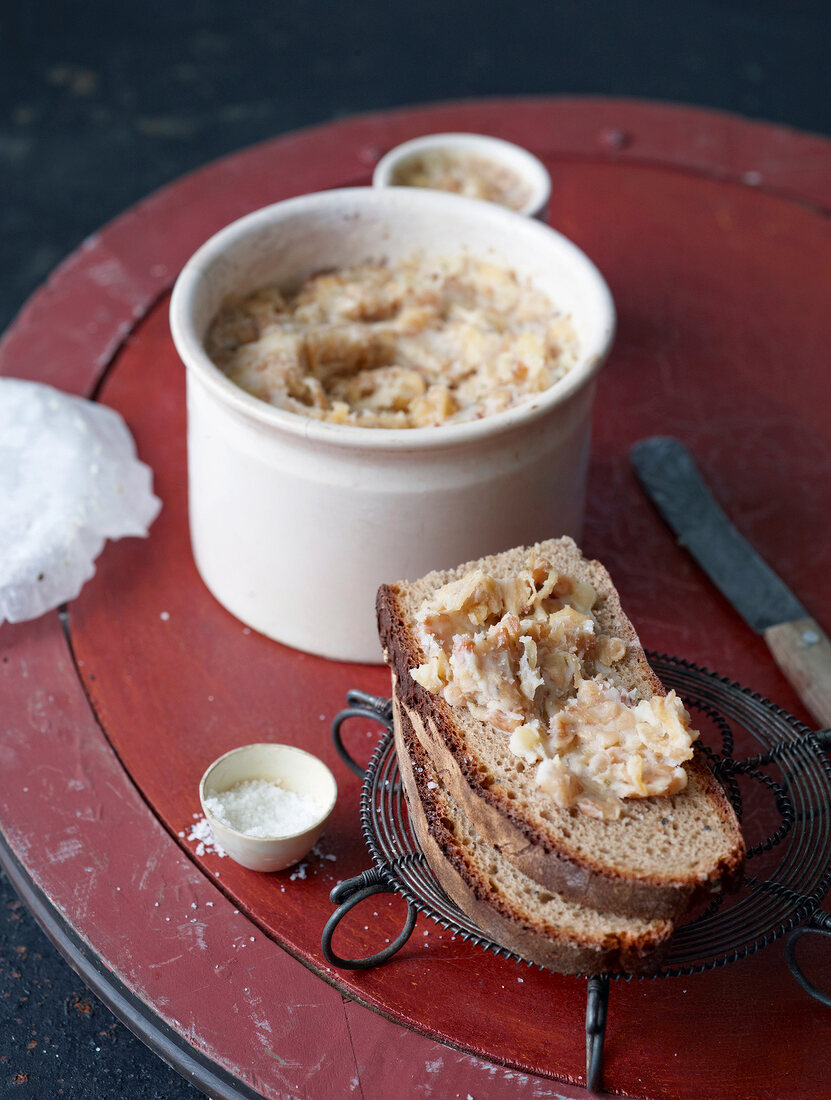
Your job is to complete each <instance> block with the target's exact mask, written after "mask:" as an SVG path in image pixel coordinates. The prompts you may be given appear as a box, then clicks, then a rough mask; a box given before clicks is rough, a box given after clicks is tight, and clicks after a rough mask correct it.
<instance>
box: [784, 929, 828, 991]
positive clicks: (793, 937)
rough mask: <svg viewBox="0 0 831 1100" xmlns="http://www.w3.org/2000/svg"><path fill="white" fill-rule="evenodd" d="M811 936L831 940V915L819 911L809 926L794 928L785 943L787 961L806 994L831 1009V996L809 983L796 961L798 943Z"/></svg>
mask: <svg viewBox="0 0 831 1100" xmlns="http://www.w3.org/2000/svg"><path fill="white" fill-rule="evenodd" d="M811 934H813V935H815V936H827V937H828V938H829V939H831V913H826V912H825V910H824V909H817V911H816V912H815V913H814V915H813V916H812V917H811V919H810V921H809V922H808V923H807V924H803V925H802V927H801V928H794V930H793V932H791V934H790V935H789V936H788V939H787V941H786V943H785V959H786V961H787V963H788V967H789V969H790V972H791V974H793V976H794V978H796V980H797V981H798V982H799V984H800V985H801V986H802V988H803V989H804V990H805V992H806V993H810V994H811V996H812V997H814V998H815V999H816V1000H817V1001H820V1002H821V1003H822V1004H824V1005H828V1007H829V1008H831V994H829V993H823V991H822V990H821V989H820V988H819V987H818V986H816V985H814V983H813V982H811V981H809V980H808V979H807V978H806V977H805V975H804V973H803V972H802V967H801V966H800V965H799V963H798V962H797V961H796V945H797V942H798V941H799V940H800V939H801V938H802V937H803V936H807V935H811Z"/></svg>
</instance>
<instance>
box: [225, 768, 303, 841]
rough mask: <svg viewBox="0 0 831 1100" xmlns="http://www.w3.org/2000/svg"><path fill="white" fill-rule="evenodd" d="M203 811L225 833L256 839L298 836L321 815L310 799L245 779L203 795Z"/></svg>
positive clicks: (293, 792)
mask: <svg viewBox="0 0 831 1100" xmlns="http://www.w3.org/2000/svg"><path fill="white" fill-rule="evenodd" d="M205 807H206V809H208V810H210V812H211V813H212V814H213V815H214V817H215V818H216V819H217V820H218V821H221V822H222V824H223V825H227V826H228V828H229V829H236V831H237V832H238V833H245V835H246V836H258V837H272V836H290V835H292V834H293V833H302V832H303V831H304V830H305V829H309V828H311V827H312V825H315V824H316V823H317V822H318V821H320V818H321V815H322V813H323V807H322V806H321V805H320V803H319V802H318V801H317V800H316V799H314V798H312V796H311V795H308V794H298V792H297V791H288V790H285V789H284V788H283V787H279V786H278V785H277V784H276V783H273V782H271V781H270V780H268V779H245V780H243V781H242V782H241V783H235V784H234V786H233V787H229V788H228V790H227V791H207V792H206V797H205Z"/></svg>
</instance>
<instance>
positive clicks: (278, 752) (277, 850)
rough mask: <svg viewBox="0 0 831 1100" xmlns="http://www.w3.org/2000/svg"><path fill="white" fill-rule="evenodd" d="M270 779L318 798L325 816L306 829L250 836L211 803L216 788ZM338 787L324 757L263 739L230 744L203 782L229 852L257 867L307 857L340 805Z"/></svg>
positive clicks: (202, 793)
mask: <svg viewBox="0 0 831 1100" xmlns="http://www.w3.org/2000/svg"><path fill="white" fill-rule="evenodd" d="M252 779H265V780H268V781H269V782H272V783H276V784H277V785H278V786H279V787H282V788H283V789H285V790H289V791H295V792H296V793H297V794H302V795H308V796H310V797H311V798H313V799H314V800H315V801H316V802H317V803H319V805H320V807H321V809H320V817H319V819H318V820H316V821H315V822H314V824H313V825H310V826H309V827H308V828H306V829H303V830H302V831H301V832H296V833H287V834H286V835H284V836H266V837H260V836H249V835H247V834H246V833H241V832H238V831H237V830H236V829H232V828H229V826H228V825H225V824H223V822H221V821H220V820H219V819H218V818H217V817H216V815H215V814H214V813H213V812H212V811H211V810H210V808H209V807H208V806H207V805H206V798H207V797H208V796H209V795H210V794H211V792H217V793H221V792H223V791H227V790H229V789H230V788H231V787H234V786H235V785H236V784H237V783H243V782H245V781H246V780H252ZM337 797H338V788H337V784H336V782H335V777H334V776H333V775H332V773H331V771H330V770H329V769H328V768H327V767H326V765H325V764H324V763H323V761H322V760H319V759H318V758H317V757H316V756H313V755H312V754H311V753H309V752H306V751H305V750H304V749H298V748H296V747H295V746H294V745H277V744H272V743H270V742H264V743H260V744H256V745H243V746H241V747H240V748H237V749H231V751H230V752H226V753H225V754H224V755H223V756H220V757H219V759H218V760H214V762H213V764H211V766H210V767H209V768H208V769H207V771H206V772H205V774H204V775H203V776H202V779H201V780H200V782H199V801H200V802H201V803H202V812H203V813H204V814H205V817H206V819H207V821H208V824H209V825H210V827H211V830H212V831H213V834H214V836H215V838H216V840H217V842H218V843H219V844H221V846H222V847H223V848H224V849H225V851H226V852H227V853H228V855H229V856H230V857H231V858H232V859H234V860H236V862H237V863H240V864H242V866H243V867H248V868H249V869H250V870H252V871H282V870H283V868H284V867H290V866H291V865H292V864H293V863H297V862H298V861H299V860H301V859H303V857H304V856H305V855H308V853H309V852H310V851H311V849H312V848H313V847H314V846H315V844H317V842H318V840H319V839H320V837H321V835H322V833H323V830H324V829H325V828H326V823H327V821H328V820H329V817H330V816H331V813H332V810H333V809H334V808H335V802H336V801H337Z"/></svg>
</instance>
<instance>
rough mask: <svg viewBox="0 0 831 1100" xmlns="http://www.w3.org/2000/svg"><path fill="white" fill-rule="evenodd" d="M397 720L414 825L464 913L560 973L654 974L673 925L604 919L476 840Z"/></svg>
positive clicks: (400, 717)
mask: <svg viewBox="0 0 831 1100" xmlns="http://www.w3.org/2000/svg"><path fill="white" fill-rule="evenodd" d="M394 717H395V743H396V750H397V753H398V763H399V770H400V772H401V780H402V785H403V787H404V793H405V795H406V797H407V805H408V807H409V811H410V821H411V823H412V825H413V828H414V830H415V833H416V836H417V837H418V841H419V844H420V845H421V850H422V852H423V853H424V856H425V858H426V859H427V862H428V863H429V865H430V867H431V869H432V871H433V874H434V875H435V876H436V878H437V879H438V881H439V883H440V884H441V886H442V888H443V889H444V891H445V893H447V895H448V896H449V897H450V898H451V899H452V900H453V901H455V903H456V904H457V905H458V906H459V908H460V909H461V910H462V912H463V913H465V914H466V915H467V916H469V917H470V918H471V919H472V920H474V921H475V922H476V924H477V925H478V926H479V928H481V929H482V931H483V932H485V933H486V934H487V935H488V936H489V937H490V938H492V939H493V940H494V941H495V942H496V943H498V944H501V945H502V947H506V948H508V950H509V951H513V952H515V953H516V954H517V955H519V956H520V957H521V958H523V959H526V960H527V961H528V962H533V963H537V964H538V965H539V966H544V967H546V968H547V969H549V970H555V971H557V972H558V973H560V974H600V973H603V972H605V971H609V970H625V971H626V972H627V973H630V974H637V973H647V972H649V971H650V970H653V971H654V969H655V968H656V967H657V966H658V965H659V963H660V960H661V957H662V956H663V954H664V953H665V949H666V946H667V941H668V940H669V937H670V936H671V934H672V931H673V925H672V922H671V921H668V920H651V921H649V920H642V919H639V918H637V917H624V916H620V915H619V914H612V913H601V912H598V911H597V910H594V909H589V908H587V907H586V906H584V905H580V904H579V903H577V902H573V901H567V900H566V899H565V898H563V897H562V896H561V895H559V894H553V893H551V892H550V891H547V890H545V889H544V888H542V887H541V886H540V885H539V884H538V883H536V882H534V881H533V879H530V878H528V876H527V875H523V874H522V873H521V872H520V871H517V869H516V868H515V867H514V866H513V865H512V864H511V863H510V862H508V860H506V859H505V857H504V856H503V855H501V854H500V852H499V851H498V850H497V849H496V848H491V847H490V846H489V845H488V844H486V843H485V842H484V841H483V840H482V839H481V837H478V836H477V835H476V834H475V832H474V831H473V829H472V827H471V825H470V823H469V822H468V821H467V819H466V818H465V816H464V814H462V812H461V811H460V809H459V807H458V805H457V804H456V802H455V801H454V800H453V797H452V795H451V794H450V793H449V792H448V791H447V789H446V788H445V787H444V786H443V784H442V783H440V782H439V780H438V777H437V775H436V773H435V772H434V771H433V769H432V766H431V764H430V760H429V757H428V756H427V754H426V752H425V751H424V749H423V748H422V746H421V744H420V743H419V741H418V738H417V737H416V736H415V733H414V731H413V728H412V726H411V725H410V723H409V721H408V719H407V716H406V713H405V712H403V711H402V710H401V709H400V707H398V706H397V705H395V704H394Z"/></svg>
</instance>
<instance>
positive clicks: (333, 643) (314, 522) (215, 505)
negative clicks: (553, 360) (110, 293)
mask: <svg viewBox="0 0 831 1100" xmlns="http://www.w3.org/2000/svg"><path fill="white" fill-rule="evenodd" d="M460 250H463V251H467V252H469V253H470V254H472V255H475V256H477V257H481V258H486V259H488V260H490V261H492V262H495V263H500V264H504V265H506V266H508V267H510V268H512V269H514V270H515V271H516V272H517V274H518V275H519V277H520V278H521V279H526V278H527V279H530V280H531V281H533V283H534V284H535V285H536V286H538V287H539V288H540V289H541V290H543V291H544V292H546V293H547V294H548V295H549V296H550V297H551V298H552V300H553V301H555V302H557V303H558V304H559V305H560V306H561V307H562V308H564V309H565V310H567V311H568V312H569V313H570V314H571V316H572V321H573V323H574V326H575V329H576V332H577V336H578V339H579V343H580V349H581V356H580V361H579V363H578V364H577V366H575V367H574V368H573V369H572V370H571V371H570V372H569V373H568V375H567V376H566V377H564V378H563V379H561V380H560V381H559V382H557V383H556V384H555V385H554V386H552V387H551V388H550V389H549V390H547V391H546V392H545V393H542V394H540V395H538V396H537V397H535V398H533V399H530V400H529V401H528V402H527V403H525V404H524V405H522V406H518V407H516V408H513V409H509V410H507V411H505V412H503V413H499V414H497V415H496V416H492V417H486V418H483V419H481V420H476V421H471V422H469V423H462V424H453V425H444V426H441V427H430V428H417V429H372V428H355V427H350V426H346V425H337V424H329V423H325V422H321V421H316V420H311V419H308V418H306V417H302V416H298V415H296V414H293V413H289V412H285V411H283V410H281V409H277V408H274V407H273V406H271V405H269V404H267V403H265V402H263V401H260V400H258V399H257V398H254V397H252V396H250V395H249V394H248V393H246V392H245V391H244V390H242V389H240V388H239V387H238V386H236V385H234V383H232V382H231V381H229V379H228V378H226V377H225V375H224V374H223V373H222V372H221V371H220V370H219V369H218V368H217V367H215V366H214V365H213V363H212V362H211V361H210V360H209V359H208V357H207V355H206V354H205V351H204V349H203V338H204V335H205V332H206V330H207V328H208V326H209V324H210V321H211V320H212V318H213V317H214V315H215V313H216V311H217V310H218V308H219V306H220V305H221V303H222V302H223V300H224V299H225V298H226V296H227V295H228V294H230V293H231V292H235V293H246V292H249V291H253V290H254V289H256V288H258V287H262V286H264V285H266V284H268V283H277V284H279V285H280V286H282V287H283V288H284V289H288V290H291V289H292V288H293V287H296V286H297V285H298V284H299V283H301V282H302V281H303V280H304V279H306V278H307V277H308V276H309V275H311V274H312V273H314V272H317V271H320V270H321V269H326V268H337V267H344V266H347V265H350V264H357V263H365V262H370V261H382V260H383V261H388V262H391V263H394V262H395V260H396V258H397V257H410V256H411V255H412V254H413V253H414V252H420V253H421V254H423V255H448V254H451V255H452V254H454V253H458V252H459V251H460ZM170 316H171V328H172V332H173V338H174V341H175V343H176V347H177V349H178V351H179V354H180V355H181V357H182V359H183V361H184V363H185V365H186V367H187V395H188V468H189V506H190V527H191V541H192V546H193V553H194V557H195V560H196V565H197V568H198V569H199V572H200V574H201V576H202V578H203V580H204V581H205V583H206V585H207V586H208V588H209V589H210V590H211V592H212V593H213V594H214V595H215V596H216V598H217V599H218V600H219V601H220V603H222V604H223V605H224V606H225V607H226V608H227V609H228V610H229V611H231V612H232V613H233V614H234V615H236V616H237V617H238V618H239V619H241V620H242V621H243V622H245V623H247V624H248V625H249V626H251V627H253V628H254V629H256V630H258V631H261V632H262V633H263V634H266V635H268V636H270V637H272V638H275V639H277V640H278V641H281V642H284V643H286V644H287V645H290V646H294V647H295V648H298V649H302V650H306V651H308V652H310V653H316V654H319V655H321V656H324V657H330V658H335V659H339V660H349V661H361V662H372V663H377V662H380V661H381V658H382V655H381V651H380V647H379V643H378V638H377V634H376V627H375V611H374V604H375V593H376V590H377V588H378V585H379V584H381V583H382V582H384V581H394V580H399V579H403V578H408V579H415V578H416V577H419V576H420V575H421V574H423V573H425V572H427V571H429V570H431V569H436V568H448V567H451V566H455V565H458V564H459V563H461V562H464V561H469V560H472V559H475V558H478V557H480V556H482V555H483V554H490V553H495V552H498V551H500V550H505V549H507V548H509V547H511V546H515V545H520V544H527V543H533V542H535V541H537V540H541V539H545V538H550V537H553V536H558V535H564V534H569V535H572V536H574V537H577V538H579V535H580V530H581V523H582V516H583V502H584V496H585V479H586V467H587V463H588V453H589V435H590V419H591V408H592V400H593V391H594V379H595V375H596V374H597V371H598V370H599V368H600V366H601V364H602V363H603V361H604V359H605V357H606V355H607V353H608V350H609V347H610V344H611V341H612V336H613V330H614V323H615V317H614V307H613V304H612V299H611V296H610V294H609V291H608V288H607V286H606V284H605V282H604V281H603V279H602V277H601V276H600V274H599V273H598V271H597V270H596V268H595V267H594V266H593V264H592V263H591V262H590V261H589V260H588V259H587V258H586V256H585V255H584V254H583V253H582V252H581V251H580V250H579V249H578V248H577V247H576V246H575V245H573V244H572V243H571V242H570V241H568V240H566V239H565V238H564V237H562V236H560V235H559V234H558V233H556V232H554V230H551V229H549V228H547V227H546V226H543V225H541V224H540V223H539V222H536V221H533V220H531V219H529V218H526V217H524V216H522V215H520V214H516V213H514V212H512V211H508V210H505V209H504V208H502V207H499V206H495V205H493V204H491V203H483V202H480V201H478V200H476V199H466V198H461V197H459V196H457V195H449V194H446V193H444V192H440V191H428V190H422V189H420V188H400V187H396V188H388V189H383V188H379V189H373V188H359V189H350V190H342V191H325V192H320V193H318V194H313V195H305V196H302V197H300V198H297V199H290V200H288V201H286V202H282V203H278V204H277V205H275V206H271V207H266V208H265V209H263V210H258V211H256V212H255V213H253V214H250V215H248V216H247V217H245V218H242V219H241V220H240V221H238V222H234V223H233V224H232V225H229V226H228V227H227V228H225V229H223V230H222V231H221V232H219V233H218V234H217V235H216V236H215V237H213V238H211V240H209V241H208V242H207V243H206V244H205V245H203V246H202V248H200V249H199V251H198V252H197V253H196V254H195V255H194V256H193V258H192V259H191V260H190V261H189V262H188V263H187V265H186V266H185V268H184V269H183V271H182V273H181V275H180V276H179V279H178V281H177V283H176V286H175V288H174V291H173V299H172V302H171V314H170Z"/></svg>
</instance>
